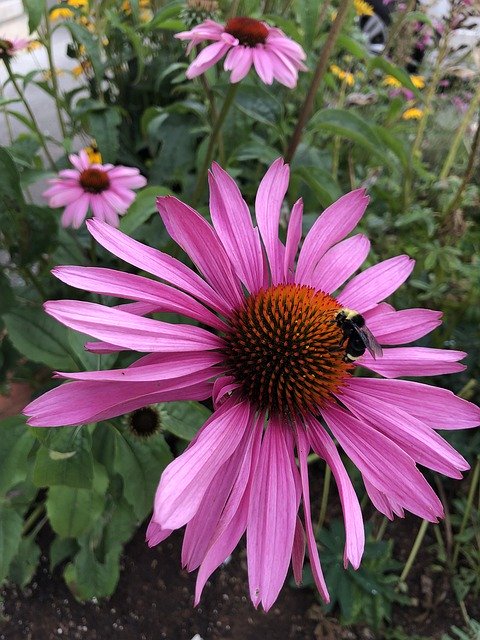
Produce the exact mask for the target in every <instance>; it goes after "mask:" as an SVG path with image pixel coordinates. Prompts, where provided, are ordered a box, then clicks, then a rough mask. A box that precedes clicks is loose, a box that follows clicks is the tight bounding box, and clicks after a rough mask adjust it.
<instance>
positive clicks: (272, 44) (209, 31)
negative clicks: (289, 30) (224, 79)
mask: <svg viewBox="0 0 480 640" xmlns="http://www.w3.org/2000/svg"><path fill="white" fill-rule="evenodd" d="M175 37H176V38H179V39H180V40H189V41H190V42H189V44H188V47H187V53H190V51H191V50H192V48H193V47H195V46H196V45H198V44H200V43H202V42H205V41H206V40H213V41H214V43H213V44H209V45H208V46H206V47H205V48H204V49H202V51H201V52H200V53H199V54H198V56H197V57H196V58H195V60H194V61H193V62H192V64H191V65H190V66H189V67H188V69H187V78H189V79H191V78H195V77H196V76H199V75H200V74H201V73H204V72H205V71H206V70H207V69H210V67H212V66H213V65H214V64H215V63H216V62H218V61H219V60H220V59H221V58H223V56H224V55H225V54H227V57H226V58H225V63H224V65H223V66H224V69H225V70H226V71H231V72H232V73H231V74H230V82H239V81H240V80H242V79H243V78H244V77H245V76H246V75H247V73H248V72H249V71H250V67H251V66H252V64H253V65H254V67H255V70H256V72H257V73H258V75H259V76H260V78H261V80H262V81H263V82H264V83H265V84H272V82H273V80H278V82H280V83H281V84H284V85H285V86H287V87H290V89H293V88H294V87H295V86H296V85H297V78H298V72H299V71H306V70H307V67H306V66H305V65H304V64H303V62H302V61H303V60H305V58H306V55H305V52H304V50H303V49H302V47H301V46H300V45H299V44H297V43H296V42H294V41H293V40H291V39H290V38H287V36H286V35H285V34H284V33H283V31H281V30H280V29H277V28H276V27H270V26H269V25H268V24H266V23H265V22H260V21H259V20H254V19H253V18H242V17H237V18H231V19H230V20H228V22H227V24H226V25H223V24H219V23H218V22H215V21H214V20H205V22H203V23H202V24H199V25H198V26H196V27H194V28H193V29H192V30H191V31H182V32H181V33H177V34H176V35H175ZM227 52H228V53H227Z"/></svg>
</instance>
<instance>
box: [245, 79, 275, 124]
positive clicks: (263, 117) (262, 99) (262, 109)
mask: <svg viewBox="0 0 480 640" xmlns="http://www.w3.org/2000/svg"><path fill="white" fill-rule="evenodd" d="M235 106H236V107H237V108H238V109H239V110H240V111H242V112H243V113H245V114H246V115H247V116H249V117H250V118H252V119H253V120H256V121H257V122H261V123H262V124H266V125H270V126H272V127H273V126H277V124H278V121H279V120H280V118H281V114H282V110H283V107H282V104H281V102H279V100H277V98H275V97H274V96H273V95H272V94H271V93H270V92H269V91H268V90H267V89H264V88H263V87H260V86H258V87H257V86H252V85H244V84H242V85H240V87H239V88H238V90H237V94H236V96H235Z"/></svg>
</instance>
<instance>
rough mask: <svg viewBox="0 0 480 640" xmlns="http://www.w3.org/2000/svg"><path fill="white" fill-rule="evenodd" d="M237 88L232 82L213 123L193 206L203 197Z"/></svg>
mask: <svg viewBox="0 0 480 640" xmlns="http://www.w3.org/2000/svg"><path fill="white" fill-rule="evenodd" d="M237 89H238V83H235V84H230V86H229V88H228V91H227V95H226V96H225V100H224V101H223V105H222V108H221V110H220V113H219V114H218V117H217V119H216V120H215V123H214V125H213V128H212V132H211V134H210V140H209V142H208V148H207V152H206V154H205V158H204V160H203V164H202V168H201V169H200V173H199V174H198V178H197V183H196V185H195V191H194V192H193V196H192V206H194V207H195V206H196V205H197V202H198V201H199V200H200V198H201V197H202V194H203V191H204V189H205V186H206V184H205V182H206V177H207V172H208V168H209V167H210V165H211V164H212V160H213V157H214V153H215V147H216V145H217V140H218V136H219V135H220V131H221V129H222V126H223V123H224V122H225V118H226V117H227V113H228V112H229V111H230V107H231V106H232V104H233V100H234V98H235V94H236V93H237Z"/></svg>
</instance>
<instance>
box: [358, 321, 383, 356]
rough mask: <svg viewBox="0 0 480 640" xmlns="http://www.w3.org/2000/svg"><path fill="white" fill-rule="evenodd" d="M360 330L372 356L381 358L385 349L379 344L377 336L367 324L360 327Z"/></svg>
mask: <svg viewBox="0 0 480 640" xmlns="http://www.w3.org/2000/svg"><path fill="white" fill-rule="evenodd" d="M358 332H359V333H360V335H361V336H362V340H363V343H364V345H365V346H366V347H367V349H368V352H369V354H370V355H371V356H372V358H374V359H375V360H376V359H377V358H381V357H382V356H383V349H382V347H381V346H380V345H379V344H378V342H377V340H376V339H375V336H374V335H373V333H372V332H371V331H370V329H369V328H368V327H366V326H363V327H360V328H359V330H358Z"/></svg>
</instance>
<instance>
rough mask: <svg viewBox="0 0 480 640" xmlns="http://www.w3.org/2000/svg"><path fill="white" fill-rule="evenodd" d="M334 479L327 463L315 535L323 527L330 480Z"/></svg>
mask: <svg viewBox="0 0 480 640" xmlns="http://www.w3.org/2000/svg"><path fill="white" fill-rule="evenodd" d="M331 479H332V471H331V469H330V467H329V466H328V464H327V465H325V476H324V478H323V493H322V504H321V506H320V514H319V516H318V522H317V526H316V527H315V535H316V534H317V533H318V532H319V531H320V529H321V528H322V527H323V523H324V522H325V516H326V515H327V506H328V494H329V493H330V480H331Z"/></svg>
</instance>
